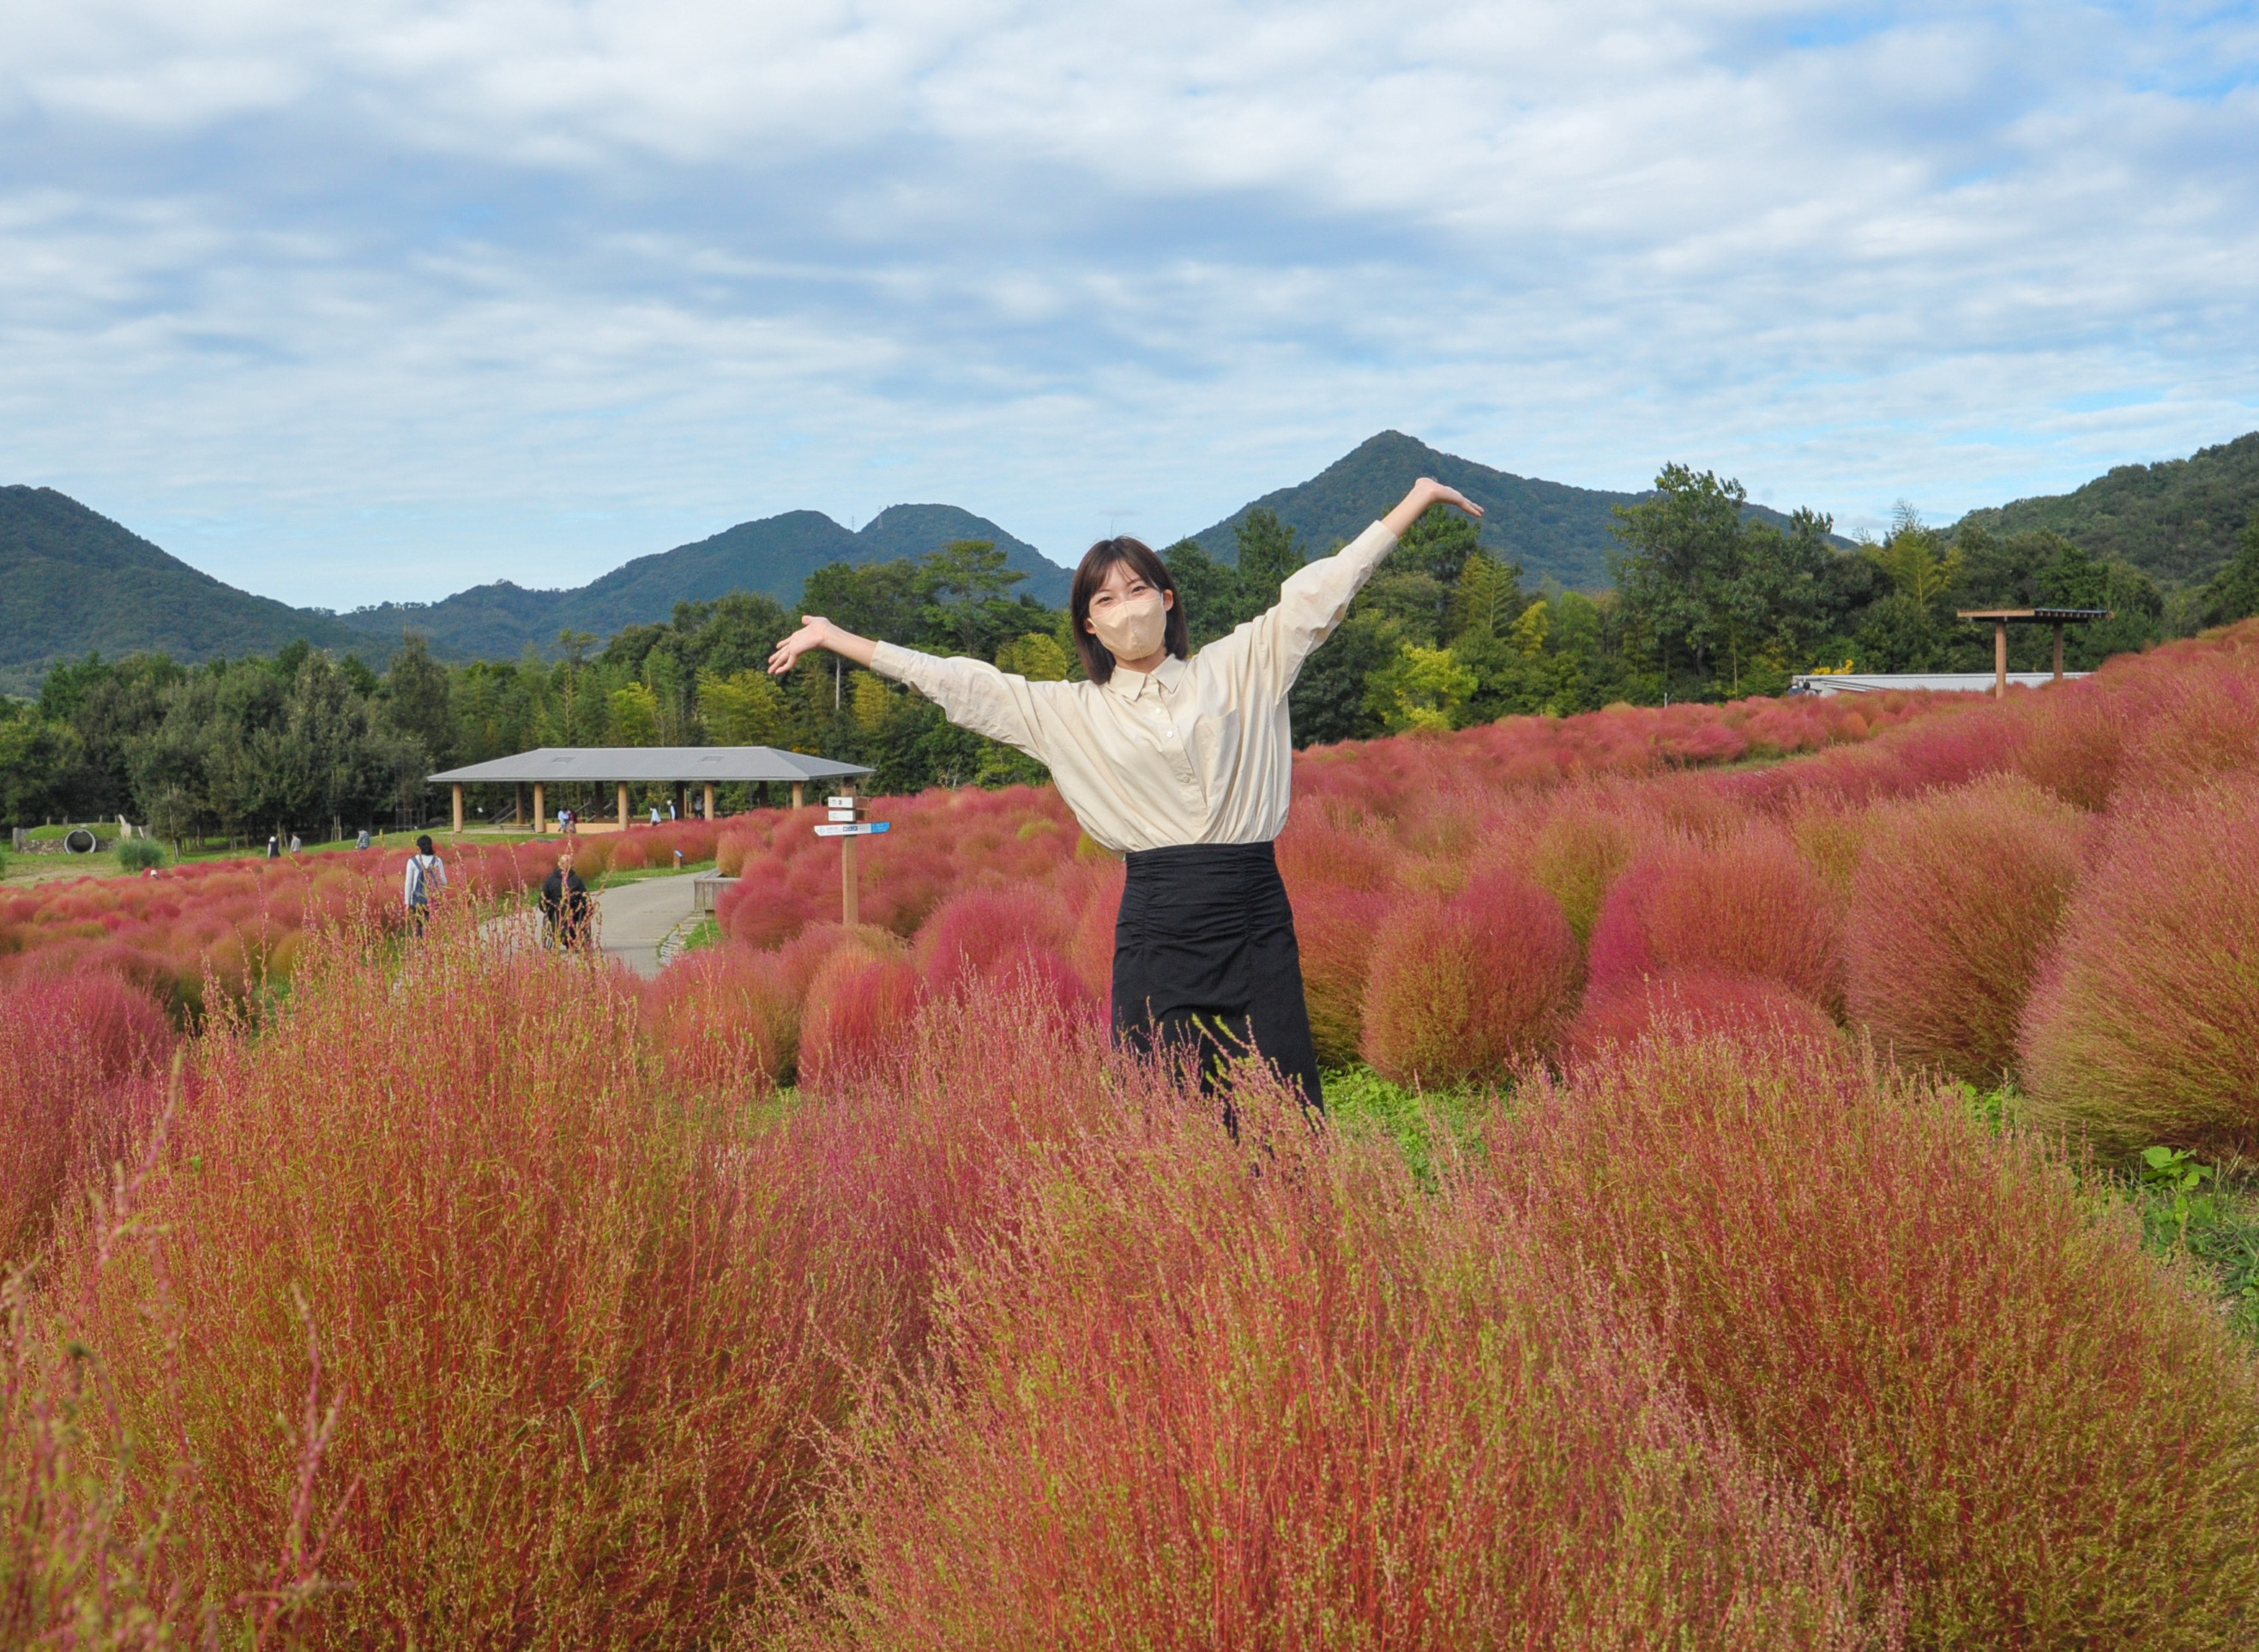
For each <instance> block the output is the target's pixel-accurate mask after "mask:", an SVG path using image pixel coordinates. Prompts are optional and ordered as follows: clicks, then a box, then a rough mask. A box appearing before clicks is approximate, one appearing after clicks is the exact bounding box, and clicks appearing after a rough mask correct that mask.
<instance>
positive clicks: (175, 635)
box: [0, 488, 367, 694]
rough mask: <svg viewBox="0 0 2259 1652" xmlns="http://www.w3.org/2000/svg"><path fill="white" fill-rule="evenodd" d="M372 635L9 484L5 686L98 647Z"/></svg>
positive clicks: (204, 646) (209, 647) (175, 650)
mask: <svg viewBox="0 0 2259 1652" xmlns="http://www.w3.org/2000/svg"><path fill="white" fill-rule="evenodd" d="M298 637H304V638H305V639H306V640H307V641H308V642H310V643H315V644H319V645H321V646H323V647H324V648H339V649H348V648H353V647H354V646H356V645H358V646H361V647H363V648H364V649H365V648H366V646H367V639H366V638H365V637H362V636H361V635H360V633H358V632H357V631H355V630H353V628H352V627H351V626H349V625H346V624H345V623H342V622H341V621H338V620H335V619H332V618H331V617H330V616H328V615H325V614H310V613H308V612H306V611H305V610H303V609H295V608H292V607H290V606H289V604H288V603H284V602H274V601H273V600H272V599H271V598H268V597H264V596H253V595H251V594H250V593H249V592H247V591H239V590H237V589H236V588H235V587H233V586H232V585H224V584H222V583H221V582H220V581H219V580H215V579H214V578H212V577H211V575H210V574H209V573H198V572H197V571H196V569H194V568H192V567H190V566H189V565H188V564H187V563H185V562H183V561H182V560H181V559H179V558H178V557H175V556H170V555H167V553H166V552H163V551H160V550H159V549H158V548H157V547H156V546H155V545H151V544H150V543H149V542H148V541H147V540H146V539H144V538H141V537H140V536H139V535H138V534H134V533H131V532H129V531H127V530H125V528H123V527H120V526H119V525H118V523H114V522H112V521H111V520H110V518H109V517H107V516H102V515H100V514H98V513H96V512H95V511H92V510H89V509H87V508H86V507H85V506H84V505H82V504H80V503H79V502H78V501H76V500H75V499H73V498H70V497H69V496H68V495H64V494H59V493H57V492H56V491H55V490H54V489H53V488H0V692H5V693H11V694H25V693H29V692H30V691H31V690H32V687H35V686H36V685H37V684H38V682H39V679H40V678H42V677H44V676H45V675H46V671H47V667H48V666H52V665H53V664H54V663H55V662H56V661H58V660H62V659H77V658H81V657H82V656H83V655H85V654H86V652H88V651H89V649H94V650H99V651H100V652H103V653H104V654H107V655H110V656H111V657H113V658H114V657H116V656H118V655H120V654H131V653H136V652H152V653H153V652H164V653H167V654H170V655H172V656H173V657H174V658H175V659H211V658H212V657H213V656H214V655H221V654H225V655H236V654H269V653H273V652H274V651H275V650H276V649H278V648H280V647H281V646H282V645H283V644H286V643H289V642H291V641H293V640H295V639H296V638H298Z"/></svg>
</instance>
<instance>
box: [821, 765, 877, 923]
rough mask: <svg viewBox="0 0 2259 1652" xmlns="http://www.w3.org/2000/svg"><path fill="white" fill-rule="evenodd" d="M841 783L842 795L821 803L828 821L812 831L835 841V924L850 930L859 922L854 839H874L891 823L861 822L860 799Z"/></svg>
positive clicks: (851, 785)
mask: <svg viewBox="0 0 2259 1652" xmlns="http://www.w3.org/2000/svg"><path fill="white" fill-rule="evenodd" d="M844 785H845V786H847V787H849V788H850V789H849V790H847V791H846V793H845V794H844V795H842V796H838V797H827V798H825V799H824V800H823V812H824V814H825V815H827V816H828V817H829V818H828V819H827V821H826V822H825V823H824V824H823V825H821V826H819V827H817V828H816V836H817V837H837V839H839V922H842V923H844V924H845V925H846V926H847V927H848V928H850V929H852V928H854V927H855V925H856V924H857V923H858V922H860V920H861V901H860V900H859V892H858V891H857V889H856V887H855V840H856V839H857V838H858V837H878V836H879V835H880V833H882V832H886V831H889V830H892V829H893V826H894V822H892V821H883V820H865V819H864V818H863V800H862V799H861V798H859V797H858V796H856V795H855V794H854V791H853V790H852V787H853V786H854V782H853V781H852V780H849V781H846V782H844Z"/></svg>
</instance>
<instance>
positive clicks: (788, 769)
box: [429, 745, 871, 831]
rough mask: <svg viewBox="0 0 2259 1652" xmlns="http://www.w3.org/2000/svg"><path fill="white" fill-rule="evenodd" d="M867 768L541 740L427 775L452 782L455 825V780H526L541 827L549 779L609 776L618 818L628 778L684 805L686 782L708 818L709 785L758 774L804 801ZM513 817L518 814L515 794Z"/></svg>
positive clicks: (459, 794) (686, 748)
mask: <svg viewBox="0 0 2259 1652" xmlns="http://www.w3.org/2000/svg"><path fill="white" fill-rule="evenodd" d="M868 773H871V771H870V770H869V769H867V768H865V767H863V766H861V765H858V764H854V763H834V762H832V761H831V760H830V758H817V757H808V756H805V755H803V754H802V753H801V752H798V751H778V750H777V749H776V748H775V747H774V746H771V745H565V746H558V745H545V746H543V747H542V748H540V750H538V751H521V752H519V753H518V754H517V756H516V757H506V758H494V759H493V760H492V761H490V762H486V763H473V764H469V765H467V766H465V767H462V768H460V769H448V770H446V771H445V772H444V773H438V774H434V775H431V776H430V777H429V778H430V780H431V784H433V785H434V786H448V787H453V788H454V803H455V807H454V817H455V830H457V831H460V830H463V788H464V787H466V786H512V787H521V788H522V787H527V786H531V787H532V788H533V815H532V819H533V829H534V830H536V831H546V830H548V814H547V811H546V807H545V805H546V798H545V792H546V790H547V788H548V787H552V786H576V787H578V786H589V785H601V784H603V783H605V782H608V781H609V783H611V784H612V785H614V786H616V787H618V788H619V811H620V814H619V825H620V830H626V828H627V823H628V788H629V787H631V786H672V787H674V798H675V808H676V811H677V812H678V813H681V812H683V810H684V808H685V805H686V804H687V801H688V799H687V797H686V796H685V793H686V790H687V788H688V787H693V786H702V787H704V788H705V803H706V811H705V813H706V818H707V819H708V820H711V819H713V818H714V788H715V787H717V786H737V785H755V784H760V783H763V782H768V783H773V784H777V785H782V786H789V787H792V804H793V807H794V808H800V807H802V805H803V804H804V803H805V802H806V801H807V787H808V785H809V782H810V781H814V780H821V781H823V782H824V783H826V784H827V785H838V786H841V787H844V789H845V790H848V791H852V790H853V789H854V782H855V781H857V780H860V779H861V778H862V777H863V776H865V775H866V774H868ZM519 798H520V803H521V807H520V809H519V818H520V819H524V817H525V816H524V808H523V800H524V792H523V791H522V790H521V791H520V793H519Z"/></svg>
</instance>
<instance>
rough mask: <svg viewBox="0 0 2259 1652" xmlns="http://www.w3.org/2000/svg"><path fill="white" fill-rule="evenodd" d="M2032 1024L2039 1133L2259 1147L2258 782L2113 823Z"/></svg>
mask: <svg viewBox="0 0 2259 1652" xmlns="http://www.w3.org/2000/svg"><path fill="white" fill-rule="evenodd" d="M2109 844H2110V847H2109V850H2108V852H2107V853H2106V855H2105V856H2104V857H2103V858H2102V859H2101V861H2100V863H2099V865H2097V866H2096V867H2095V868H2094V870H2093V871H2092V872H2091V873H2090V874H2089V875H2088V878H2087V879H2086V882H2085V884H2084V887H2082V888H2081V889H2080V890H2079V892H2078V894H2077V896H2076V897H2075V898H2074V899H2073V900H2072V901H2071V902H2070V907H2069V908H2068V909H2067V910H2066V911H2065V913H2064V915H2063V934H2062V936H2061V939H2060V941H2059V942H2058V943H2057V950H2056V954H2055V956H2054V957H2053V958H2052V959H2051V960H2050V961H2049V965H2048V968H2047V971H2046V972H2045V974H2044V975H2043V977H2042V980H2041V982H2040V985H2039V986H2038V987H2037V988H2036V989H2035V991H2034V992H2033V994H2032V1000H2031V1003H2030V1005H2029V1006H2028V1007H2027V1009H2026V1012H2025V1018H2024V1031H2023V1072H2024V1076H2025V1079H2026V1082H2027V1085H2028V1086H2029V1087H2030V1090H2031V1102H2030V1107H2031V1116H2032V1119H2033V1122H2035V1123H2036V1124H2039V1125H2042V1126H2043V1127H2046V1128H2049V1129H2070V1130H2077V1131H2079V1132H2083V1133H2084V1135H2085V1136H2088V1137H2089V1138H2090V1139H2092V1141H2093V1142H2094V1143H2096V1144H2097V1145H2098V1146H2099V1147H2101V1148H2103V1149H2105V1150H2116V1151H2122V1150H2131V1149H2134V1148H2141V1147H2146V1146H2149V1145H2151V1144H2153V1143H2177V1144H2186V1145H2198V1144H2203V1145H2212V1146H2221V1147H2227V1148H2230V1149H2233V1150H2239V1151H2242V1152H2246V1153H2248V1152H2251V1151H2253V1150H2259V777H2246V778H2243V779H2241V780H2234V781H2231V782H2224V783H2220V784H2217V785H2215V786H2214V787H2213V788H2212V789H2210V790H2208V791H2206V792H2204V793H2202V794H2198V796H2197V797H2195V798H2193V799H2191V800H2190V801H2186V802H2171V801H2166V802H2159V803H2156V804H2153V805H2151V806H2149V807H2148V808H2134V809H2131V810H2128V811H2127V812H2126V813H2125V814H2123V815H2121V816H2120V817H2119V818H2116V819H2114V820H2113V821H2112V822H2111V835H2110V838H2109Z"/></svg>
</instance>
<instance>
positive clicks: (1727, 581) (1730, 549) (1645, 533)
mask: <svg viewBox="0 0 2259 1652" xmlns="http://www.w3.org/2000/svg"><path fill="white" fill-rule="evenodd" d="M1655 488H1656V495H1655V497H1653V498H1652V499H1648V500H1644V501H1643V502H1640V503H1639V504H1636V505H1619V506H1617V507H1616V509H1615V521H1614V524H1613V531H1614V533H1615V535H1616V538H1618V539H1619V540H1620V541H1621V542H1622V544H1623V545H1624V546H1625V550H1624V551H1623V552H1621V553H1620V554H1618V555H1616V556H1614V557H1612V558H1611V559H1610V561H1611V565H1612V566H1613V568H1614V573H1615V577H1616V589H1617V592H1618V593H1619V595H1620V596H1621V602H1622V605H1623V609H1624V614H1625V617H1626V619H1627V620H1628V622H1630V623H1631V624H1632V625H1633V626H1634V628H1635V630H1638V631H1639V632H1641V633H1642V634H1643V635H1644V636H1646V637H1649V638H1650V639H1651V641H1652V643H1653V645H1654V647H1655V649H1656V652H1657V655H1658V657H1659V663H1660V664H1661V666H1662V668H1663V677H1664V686H1665V688H1666V690H1667V689H1668V688H1669V686H1670V684H1671V681H1672V680H1673V679H1674V678H1675V677H1676V676H1678V675H1679V674H1680V673H1687V674H1691V675H1692V677H1693V678H1694V679H1695V680H1696V681H1697V683H1698V685H1699V684H1700V682H1701V681H1702V680H1705V679H1707V678H1709V677H1710V676H1711V675H1712V674H1713V673H1714V659H1715V656H1716V655H1717V653H1718V652H1720V650H1721V648H1723V647H1727V646H1729V645H1730V644H1731V643H1732V641H1733V638H1734V634H1735V631H1734V628H1735V619H1734V616H1733V615H1732V613H1731V612H1730V609H1729V606H1728V604H1729V601H1730V597H1731V592H1730V589H1729V587H1731V585H1732V583H1733V581H1734V580H1735V576H1736V575H1737V574H1738V573H1739V572H1740V565H1741V551H1742V509H1743V508H1744V507H1745V506H1746V505H1747V503H1748V501H1749V495H1748V492H1747V490H1746V489H1744V488H1742V485H1741V483H1740V482H1738V481H1719V480H1718V477H1717V475H1716V474H1715V473H1714V472H1711V471H1707V470H1706V471H1702V472H1700V473H1697V472H1696V471H1694V470H1693V469H1692V468H1691V467H1690V466H1685V465H1679V464H1671V465H1666V466H1664V467H1663V470H1662V471H1661V473H1660V474H1657V477H1656V479H1655Z"/></svg>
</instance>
